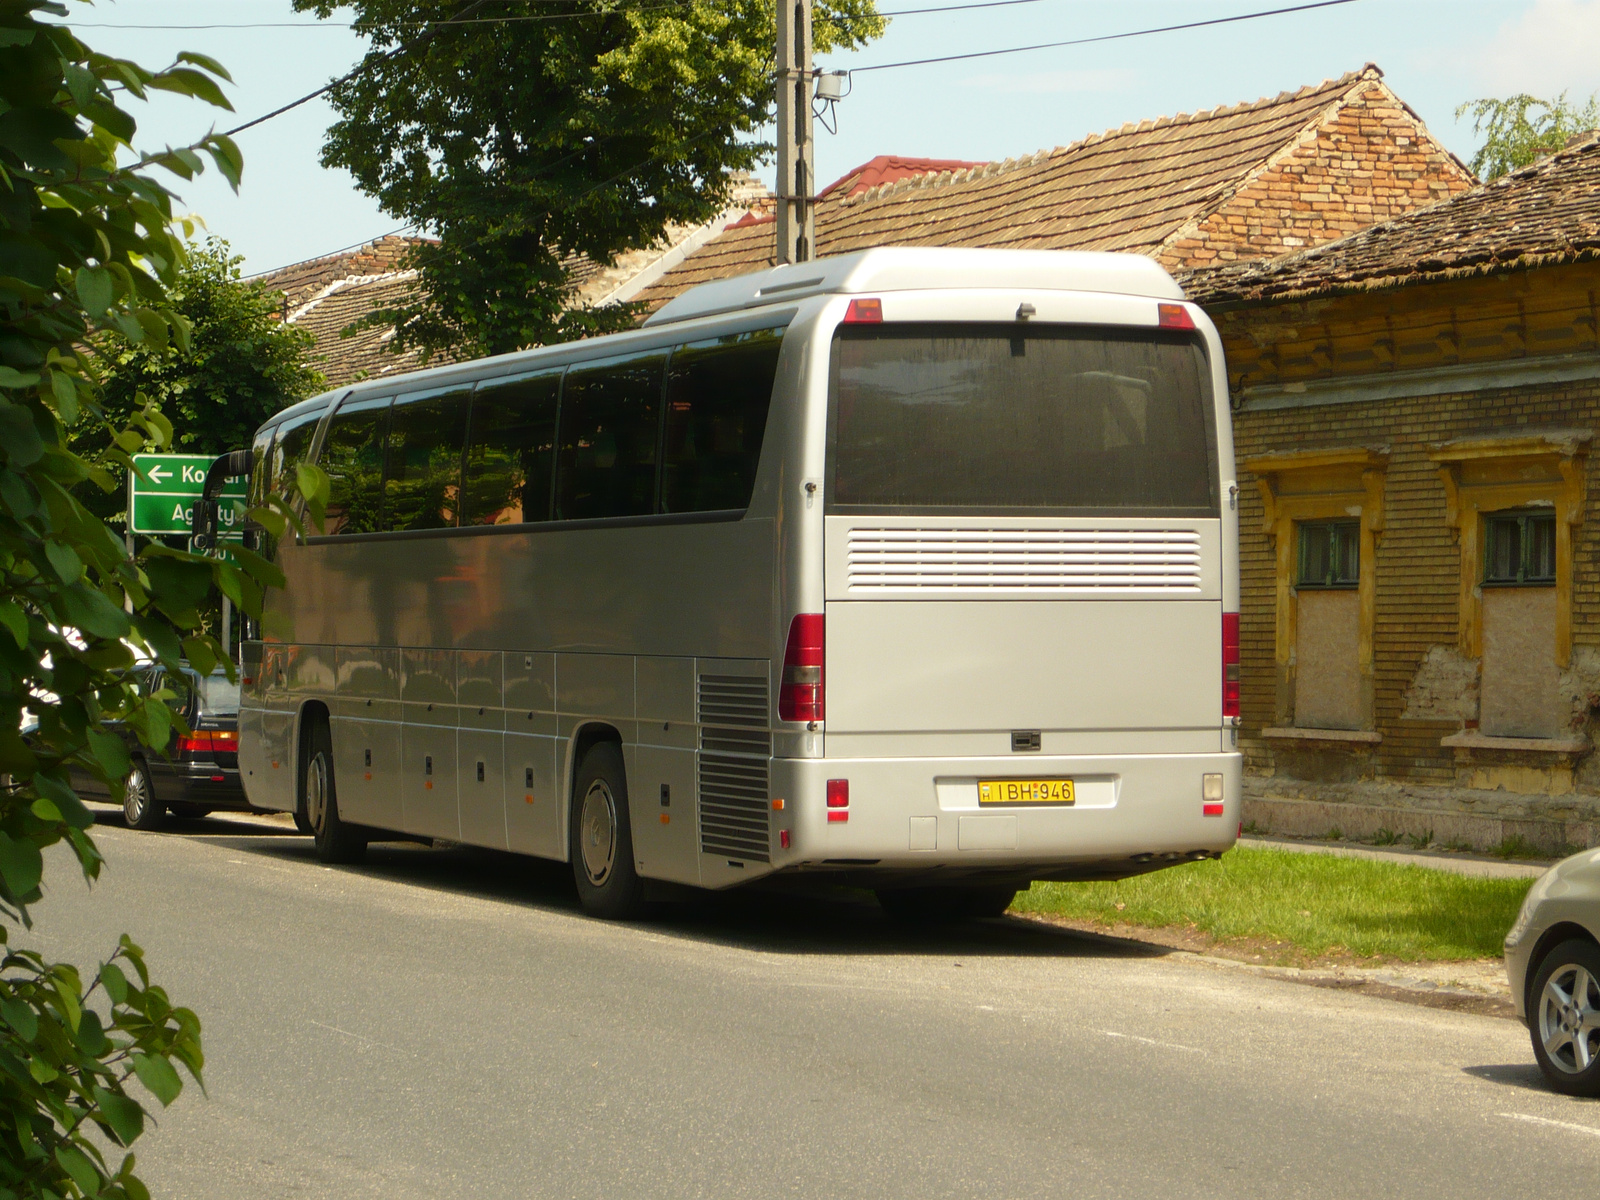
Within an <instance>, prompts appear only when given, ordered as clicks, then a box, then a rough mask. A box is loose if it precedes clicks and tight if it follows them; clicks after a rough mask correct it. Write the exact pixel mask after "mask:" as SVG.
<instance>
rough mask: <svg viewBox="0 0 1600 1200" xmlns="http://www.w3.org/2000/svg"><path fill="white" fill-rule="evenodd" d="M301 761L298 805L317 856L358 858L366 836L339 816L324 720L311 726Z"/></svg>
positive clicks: (341, 859)
mask: <svg viewBox="0 0 1600 1200" xmlns="http://www.w3.org/2000/svg"><path fill="white" fill-rule="evenodd" d="M303 761H304V763H305V766H304V771H303V774H302V775H301V777H300V806H301V808H302V810H303V811H304V812H305V815H306V821H307V823H309V824H310V826H311V840H312V844H313V845H314V846H315V847H316V851H317V857H318V858H320V859H321V860H322V861H323V862H327V863H351V862H360V861H361V859H362V856H363V855H365V854H366V852H367V839H366V837H365V836H364V835H363V834H362V833H361V832H360V831H358V830H357V829H356V827H355V826H352V825H346V824H345V823H344V822H343V821H341V820H340V819H339V793H338V789H337V788H336V787H335V786H334V781H333V739H332V738H331V737H330V736H329V734H328V726H327V725H326V724H325V723H324V722H322V721H318V722H317V723H316V724H315V725H313V726H312V728H311V731H310V736H308V737H307V738H306V753H305V755H304V756H303Z"/></svg>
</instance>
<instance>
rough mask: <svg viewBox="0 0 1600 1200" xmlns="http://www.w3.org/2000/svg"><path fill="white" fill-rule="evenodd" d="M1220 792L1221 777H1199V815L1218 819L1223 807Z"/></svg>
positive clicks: (1221, 792) (1221, 791) (1216, 775)
mask: <svg viewBox="0 0 1600 1200" xmlns="http://www.w3.org/2000/svg"><path fill="white" fill-rule="evenodd" d="M1225 803H1226V801H1225V798H1224V795H1223V790H1222V775H1221V774H1220V773H1217V774H1206V775H1202V776H1200V813H1201V815H1202V816H1207V817H1220V816H1221V815H1222V812H1223V808H1224V806H1225Z"/></svg>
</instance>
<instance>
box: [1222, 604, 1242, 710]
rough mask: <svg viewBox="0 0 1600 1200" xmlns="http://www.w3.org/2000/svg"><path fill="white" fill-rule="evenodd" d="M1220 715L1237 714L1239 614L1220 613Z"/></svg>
mask: <svg viewBox="0 0 1600 1200" xmlns="http://www.w3.org/2000/svg"><path fill="white" fill-rule="evenodd" d="M1222 715H1223V717H1224V718H1228V717H1237V716H1238V715H1239V614H1238V613H1223V614H1222Z"/></svg>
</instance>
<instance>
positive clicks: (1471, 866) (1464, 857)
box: [1239, 837, 1555, 879]
mask: <svg viewBox="0 0 1600 1200" xmlns="http://www.w3.org/2000/svg"><path fill="white" fill-rule="evenodd" d="M1239 845H1241V846H1253V847H1256V848H1258V849H1263V850H1293V851H1295V852H1297V853H1300V854H1332V855H1334V856H1335V857H1337V858H1370V859H1373V860H1375V861H1377V862H1393V863H1402V864H1404V865H1406V866H1412V867H1428V868H1430V869H1432V870H1435V871H1451V872H1453V873H1455V874H1457V875H1475V876H1479V877H1481V878H1488V879H1537V878H1538V877H1539V876H1540V875H1543V874H1544V873H1545V872H1546V871H1547V870H1549V869H1550V866H1551V863H1552V862H1554V861H1555V860H1553V859H1552V860H1534V861H1529V860H1521V861H1507V860H1506V859H1503V858H1486V857H1484V856H1482V855H1473V854H1452V853H1450V852H1449V851H1439V850H1408V849H1406V848H1405V847H1403V846H1381V847H1380V846H1351V845H1347V844H1345V843H1343V842H1309V841H1301V840H1299V839H1297V838H1275V837H1242V838H1240V839H1239Z"/></svg>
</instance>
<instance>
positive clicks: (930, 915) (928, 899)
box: [877, 884, 1017, 925]
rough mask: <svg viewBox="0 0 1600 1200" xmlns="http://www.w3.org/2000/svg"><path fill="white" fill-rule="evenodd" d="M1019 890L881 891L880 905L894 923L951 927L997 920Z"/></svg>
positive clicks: (946, 888) (1010, 888)
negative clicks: (985, 919) (982, 919)
mask: <svg viewBox="0 0 1600 1200" xmlns="http://www.w3.org/2000/svg"><path fill="white" fill-rule="evenodd" d="M1016 895H1017V889H1016V888H1014V887H1010V886H1007V885H1005V884H998V885H991V886H989V887H912V888H880V889H879V890H878V892H877V897H878V903H879V904H880V905H881V906H882V907H883V911H884V912H886V913H888V914H889V916H890V917H892V918H893V919H894V920H896V921H899V922H901V923H902V924H906V925H949V924H953V923H954V922H956V921H967V920H975V919H978V918H981V917H998V916H1001V915H1002V914H1004V912H1005V911H1006V909H1008V908H1010V907H1011V901H1012V900H1014V899H1016Z"/></svg>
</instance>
